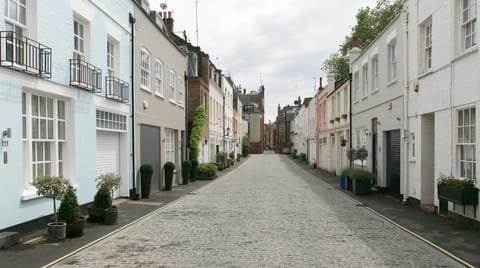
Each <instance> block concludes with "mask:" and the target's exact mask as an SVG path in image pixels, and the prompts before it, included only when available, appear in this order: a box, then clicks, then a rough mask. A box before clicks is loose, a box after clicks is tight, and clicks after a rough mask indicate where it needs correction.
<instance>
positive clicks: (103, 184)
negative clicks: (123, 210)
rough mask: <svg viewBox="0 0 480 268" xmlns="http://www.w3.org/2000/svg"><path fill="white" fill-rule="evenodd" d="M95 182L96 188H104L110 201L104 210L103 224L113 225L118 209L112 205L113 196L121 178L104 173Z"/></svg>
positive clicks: (116, 219) (113, 174)
mask: <svg viewBox="0 0 480 268" xmlns="http://www.w3.org/2000/svg"><path fill="white" fill-rule="evenodd" d="M95 181H96V182H97V188H105V189H106V190H108V192H109V195H110V199H109V201H110V202H109V204H108V207H107V208H105V218H104V224H107V225H113V224H117V221H118V207H117V206H113V205H112V200H113V195H114V194H115V191H117V190H118V188H119V187H120V182H121V178H120V176H118V175H117V174H115V173H105V174H101V175H100V176H98V177H97V178H96V179H95Z"/></svg>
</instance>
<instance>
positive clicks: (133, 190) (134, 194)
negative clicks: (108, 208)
mask: <svg viewBox="0 0 480 268" xmlns="http://www.w3.org/2000/svg"><path fill="white" fill-rule="evenodd" d="M128 21H129V22H130V25H131V39H130V40H131V56H132V58H131V76H130V77H131V85H132V87H131V88H132V105H131V107H132V111H131V114H130V117H131V119H132V122H131V124H132V129H131V131H132V188H131V189H130V199H133V200H136V199H137V198H136V197H137V188H136V186H135V173H136V172H135V87H134V75H133V74H134V59H135V57H134V53H135V46H134V44H135V37H134V31H135V29H134V24H135V18H134V17H133V15H132V13H129V14H128Z"/></svg>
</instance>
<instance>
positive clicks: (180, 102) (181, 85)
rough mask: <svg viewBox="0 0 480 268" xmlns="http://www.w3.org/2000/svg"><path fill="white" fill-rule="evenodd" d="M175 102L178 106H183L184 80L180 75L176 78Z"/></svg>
mask: <svg viewBox="0 0 480 268" xmlns="http://www.w3.org/2000/svg"><path fill="white" fill-rule="evenodd" d="M177 84H178V86H177V104H178V106H180V107H183V106H184V102H185V101H184V98H185V97H184V95H185V90H184V88H185V83H184V80H183V78H182V77H180V76H178V79H177Z"/></svg>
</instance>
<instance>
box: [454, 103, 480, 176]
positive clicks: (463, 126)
mask: <svg viewBox="0 0 480 268" xmlns="http://www.w3.org/2000/svg"><path fill="white" fill-rule="evenodd" d="M476 118H477V116H476V109H475V107H469V108H465V109H461V110H457V144H456V151H457V161H456V163H457V165H456V166H457V168H456V170H457V177H459V178H470V179H476V177H477V171H476V162H477V161H476Z"/></svg>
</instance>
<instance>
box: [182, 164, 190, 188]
mask: <svg viewBox="0 0 480 268" xmlns="http://www.w3.org/2000/svg"><path fill="white" fill-rule="evenodd" d="M189 179H190V167H188V168H186V167H182V183H183V184H188V180H189Z"/></svg>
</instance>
